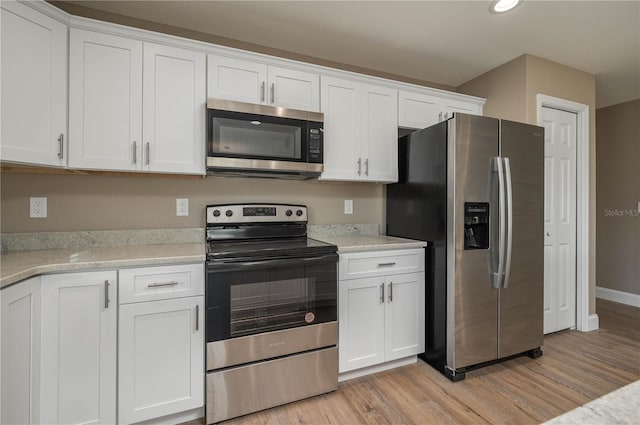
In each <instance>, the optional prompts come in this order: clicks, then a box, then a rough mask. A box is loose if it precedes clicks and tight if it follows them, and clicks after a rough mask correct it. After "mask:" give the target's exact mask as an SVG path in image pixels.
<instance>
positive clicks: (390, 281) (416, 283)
mask: <svg viewBox="0 0 640 425" xmlns="http://www.w3.org/2000/svg"><path fill="white" fill-rule="evenodd" d="M414 258H415V259H416V260H417V262H416V263H415V264H414V265H410V262H407V259H414ZM369 263H370V264H369ZM354 264H355V265H356V267H357V268H360V270H361V272H362V273H364V274H368V275H373V276H371V277H361V278H349V279H344V277H349V276H350V275H353V273H354V267H353V265H354ZM369 266H371V268H370V267H369ZM394 268H396V270H403V269H404V270H406V269H412V268H413V269H415V270H416V271H415V272H412V273H397V271H396V272H394ZM340 276H341V279H340V282H339V298H338V323H339V367H338V369H339V372H340V373H343V372H349V371H352V370H356V369H361V368H365V367H369V366H375V365H379V364H382V363H385V362H389V361H392V360H398V359H402V358H405V357H410V356H415V355H417V354H419V353H422V352H423V351H424V347H425V339H424V337H425V326H424V320H425V298H424V297H425V274H424V250H423V249H415V250H402V251H398V253H397V254H394V253H393V251H385V252H369V253H362V254H357V253H354V254H341V255H340Z"/></svg>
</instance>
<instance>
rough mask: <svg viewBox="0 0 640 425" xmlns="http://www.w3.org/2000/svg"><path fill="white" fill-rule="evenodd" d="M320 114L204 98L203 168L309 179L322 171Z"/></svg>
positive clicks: (214, 171)
mask: <svg viewBox="0 0 640 425" xmlns="http://www.w3.org/2000/svg"><path fill="white" fill-rule="evenodd" d="M323 117H324V115H323V114H321V113H318V112H310V111H299V110H295V109H286V108H280V107H273V106H264V105H255V104H252V103H244V102H235V101H229V100H219V99H209V100H208V101H207V174H209V175H234V176H249V177H274V178H289V179H311V178H315V177H318V176H319V175H320V173H322V169H323V165H322V161H323V130H322V126H323Z"/></svg>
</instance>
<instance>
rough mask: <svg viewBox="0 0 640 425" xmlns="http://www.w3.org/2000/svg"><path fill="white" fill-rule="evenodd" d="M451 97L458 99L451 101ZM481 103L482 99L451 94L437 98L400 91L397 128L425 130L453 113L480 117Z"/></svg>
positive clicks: (435, 96)
mask: <svg viewBox="0 0 640 425" xmlns="http://www.w3.org/2000/svg"><path fill="white" fill-rule="evenodd" d="M452 96H456V97H458V98H459V99H452V98H451V97H452ZM483 102H484V100H483V99H479V98H474V97H471V96H465V95H458V94H452V93H451V94H450V93H447V94H446V96H437V95H429V94H424V93H415V92H409V91H402V90H401V91H400V92H399V93H398V126H399V127H403V128H416V129H420V128H426V127H429V126H431V125H433V124H437V123H439V122H440V121H443V120H446V119H448V118H451V117H452V116H453V113H454V112H463V113H465V114H473V115H482V105H483Z"/></svg>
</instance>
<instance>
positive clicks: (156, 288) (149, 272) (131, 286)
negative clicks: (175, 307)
mask: <svg viewBox="0 0 640 425" xmlns="http://www.w3.org/2000/svg"><path fill="white" fill-rule="evenodd" d="M118 291H119V293H120V304H127V303H137V302H142V301H155V300H166V299H170V298H182V297H191V296H195V295H202V294H204V265H203V264H176V265H171V266H159V267H144V268H136V269H123V270H120V271H119V287H118Z"/></svg>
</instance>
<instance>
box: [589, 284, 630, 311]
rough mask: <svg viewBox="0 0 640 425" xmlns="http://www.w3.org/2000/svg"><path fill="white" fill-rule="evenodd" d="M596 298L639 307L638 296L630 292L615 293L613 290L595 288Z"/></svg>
mask: <svg viewBox="0 0 640 425" xmlns="http://www.w3.org/2000/svg"><path fill="white" fill-rule="evenodd" d="M596 298H602V299H603V300H609V301H614V302H617V303H621V304H626V305H631V306H634V307H640V295H638V294H632V293H630V292H622V291H616V290H615V289H609V288H603V287H602V286H596Z"/></svg>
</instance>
